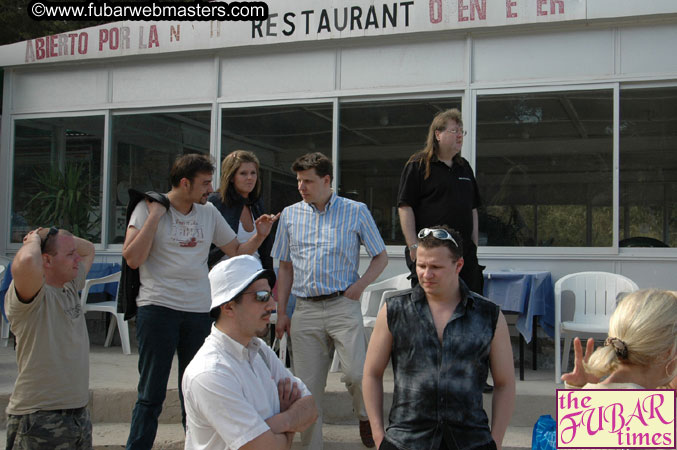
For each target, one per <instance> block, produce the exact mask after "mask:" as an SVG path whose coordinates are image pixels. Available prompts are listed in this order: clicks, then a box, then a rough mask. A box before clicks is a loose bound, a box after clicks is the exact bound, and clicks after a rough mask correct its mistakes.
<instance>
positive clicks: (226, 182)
mask: <svg viewBox="0 0 677 450" xmlns="http://www.w3.org/2000/svg"><path fill="white" fill-rule="evenodd" d="M260 166H261V165H260V163H259V159H258V158H257V157H256V155H255V154H254V153H252V152H249V151H246V150H235V151H234V152H232V153H230V154H228V156H226V157H225V158H224V159H223V162H222V163H221V182H220V184H219V190H218V191H217V192H213V193H212V194H211V195H210V196H209V199H208V200H209V202H211V203H212V204H213V205H214V206H216V209H218V210H219V212H220V213H221V215H222V216H223V218H224V219H226V222H228V225H230V227H231V228H232V229H233V230H234V231H235V232H236V233H237V239H238V241H240V242H247V241H248V240H249V238H250V237H251V236H253V235H254V234H255V233H256V227H255V226H254V222H255V221H256V219H257V218H259V217H260V216H261V215H262V214H263V212H262V211H263V206H262V203H261V176H260ZM272 245H273V240H272V238H271V237H270V236H268V237H266V239H265V240H264V241H263V243H262V244H261V246H260V247H259V249H258V251H257V252H255V253H254V256H256V257H257V258H259V259H260V260H261V265H263V268H264V269H272V268H273V259H272V258H271V257H270V249H271V247H272ZM224 258H227V257H226V256H225V254H224V253H223V252H222V251H221V250H220V249H219V248H218V247H212V249H211V250H210V251H209V267H210V268H211V267H213V266H214V265H216V263H218V262H219V261H221V260H222V259H224Z"/></svg>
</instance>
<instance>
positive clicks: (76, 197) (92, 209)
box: [11, 116, 104, 242]
mask: <svg viewBox="0 0 677 450" xmlns="http://www.w3.org/2000/svg"><path fill="white" fill-rule="evenodd" d="M103 129H104V117H103V116H84V117H58V118H47V119H22V120H17V121H15V128H14V174H13V176H14V183H13V189H12V193H13V194H12V221H11V242H21V241H22V239H23V236H24V235H25V234H26V232H27V231H29V230H31V229H34V228H36V227H39V226H41V227H49V226H52V225H56V226H59V227H63V228H66V229H68V230H70V231H72V232H73V233H74V234H75V235H77V236H80V237H84V238H86V239H89V240H91V241H93V242H100V241H101V192H102V185H101V183H102V178H103V177H102V176H101V175H102V174H101V169H102V167H101V152H102V149H103Z"/></svg>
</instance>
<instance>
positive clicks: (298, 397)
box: [182, 255, 317, 450]
mask: <svg viewBox="0 0 677 450" xmlns="http://www.w3.org/2000/svg"><path fill="white" fill-rule="evenodd" d="M209 283H210V284H211V294H212V305H211V311H210V314H211V315H212V317H214V318H215V320H216V322H215V323H214V325H212V330H211V334H210V335H209V336H208V337H207V339H206V340H205V342H204V344H203V345H202V348H200V350H199V351H198V352H197V354H196V355H195V357H194V358H193V360H192V361H191V362H190V364H189V365H188V367H187V368H186V371H185V373H184V375H183V382H182V386H183V395H184V402H185V406H186V447H185V448H186V449H201V450H202V449H204V450H207V449H224V448H225V449H239V448H243V449H262V450H275V449H289V448H290V447H291V443H292V439H293V437H294V433H295V432H300V431H303V430H305V429H306V428H308V427H309V426H310V425H311V424H312V423H313V422H314V421H315V419H316V418H317V408H316V406H315V401H314V400H313V397H312V396H311V395H310V391H308V389H307V388H306V386H305V385H304V384H303V382H302V381H301V380H299V379H298V378H296V377H294V376H293V375H292V374H291V372H289V370H287V369H286V368H285V367H284V365H283V364H282V362H281V361H280V360H279V359H278V358H277V356H276V355H275V353H274V352H273V351H272V350H271V349H270V348H269V347H268V346H266V345H265V343H264V342H263V341H262V340H261V339H259V338H258V337H257V335H258V334H260V333H261V332H262V331H263V330H265V329H266V328H267V326H268V324H269V320H270V314H271V313H272V312H273V311H274V310H275V301H274V300H273V297H272V295H271V287H272V286H273V285H274V284H275V273H274V272H273V271H272V270H266V269H263V268H262V267H261V262H260V261H259V260H258V259H256V258H255V257H253V256H250V255H243V256H236V257H234V258H230V259H228V260H226V261H223V262H221V263H219V264H217V265H216V266H215V267H214V268H213V269H212V270H211V272H210V273H209Z"/></svg>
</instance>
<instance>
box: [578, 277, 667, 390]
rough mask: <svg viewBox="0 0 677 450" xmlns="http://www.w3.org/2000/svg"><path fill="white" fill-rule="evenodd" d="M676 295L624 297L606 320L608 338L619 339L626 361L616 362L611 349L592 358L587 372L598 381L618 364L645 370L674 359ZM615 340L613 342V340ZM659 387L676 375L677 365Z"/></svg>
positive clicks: (644, 293)
mask: <svg viewBox="0 0 677 450" xmlns="http://www.w3.org/2000/svg"><path fill="white" fill-rule="evenodd" d="M676 331H677V292H675V291H662V290H657V289H644V290H641V291H636V292H632V293H630V294H628V295H626V296H625V297H624V298H623V299H622V300H621V301H620V302H619V303H618V305H617V306H616V310H615V311H614V312H613V314H612V315H611V319H610V320H609V338H616V339H620V340H621V341H622V342H623V344H625V348H626V349H627V357H626V358H619V356H618V355H617V352H616V348H615V347H614V345H605V346H604V347H600V348H598V349H597V350H595V352H594V353H593V354H592V356H591V357H590V361H589V362H588V364H587V365H586V370H587V371H589V372H590V373H592V374H594V375H596V376H598V377H601V376H605V375H609V374H611V373H612V372H614V371H615V370H616V369H617V368H618V367H619V365H621V364H632V365H636V366H641V367H648V366H651V365H653V364H661V363H666V364H667V363H668V362H669V361H671V360H673V359H675V357H676V356H677V333H676ZM614 340H615V339H614ZM665 375H666V379H665V380H664V382H663V383H661V384H667V383H669V382H670V380H672V379H673V378H674V377H675V375H677V365H675V369H673V370H672V373H666V374H665Z"/></svg>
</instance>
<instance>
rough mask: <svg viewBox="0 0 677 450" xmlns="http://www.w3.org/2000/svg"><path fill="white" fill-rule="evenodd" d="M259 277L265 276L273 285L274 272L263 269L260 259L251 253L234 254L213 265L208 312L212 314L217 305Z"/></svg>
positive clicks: (232, 296)
mask: <svg viewBox="0 0 677 450" xmlns="http://www.w3.org/2000/svg"><path fill="white" fill-rule="evenodd" d="M259 278H266V279H267V280H268V283H270V287H271V288H272V287H273V286H274V285H275V272H273V271H272V270H270V269H264V268H263V267H262V266H261V261H260V260H259V259H258V258H255V257H254V256H251V255H240V256H234V257H232V258H228V259H227V260H225V261H221V262H220V263H218V264H217V265H215V266H214V267H213V268H212V270H211V271H210V272H209V284H210V285H211V290H212V307H211V308H210V310H209V313H210V314H211V315H212V316H214V315H215V314H214V313H215V310H216V309H218V308H219V306H221V305H223V304H226V303H228V302H229V301H231V300H233V299H234V298H235V297H237V296H238V295H240V294H241V293H242V292H244V290H245V289H247V288H248V287H249V285H250V284H252V283H253V282H254V281H256V280H258V279H259Z"/></svg>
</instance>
